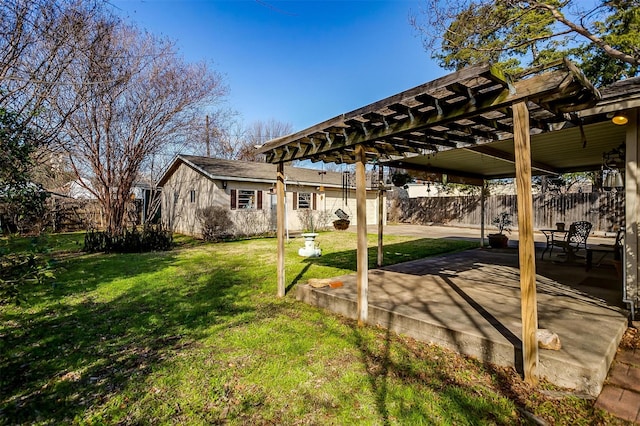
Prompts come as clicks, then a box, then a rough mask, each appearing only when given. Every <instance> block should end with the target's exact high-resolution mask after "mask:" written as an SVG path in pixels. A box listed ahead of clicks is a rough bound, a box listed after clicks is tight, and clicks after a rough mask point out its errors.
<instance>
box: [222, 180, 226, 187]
mask: <svg viewBox="0 0 640 426" xmlns="http://www.w3.org/2000/svg"><path fill="white" fill-rule="evenodd" d="M222 189H227V181H226V180H223V181H222Z"/></svg>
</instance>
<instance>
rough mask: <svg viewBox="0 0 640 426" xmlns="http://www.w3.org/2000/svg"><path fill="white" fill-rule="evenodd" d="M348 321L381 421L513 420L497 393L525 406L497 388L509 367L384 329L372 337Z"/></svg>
mask: <svg viewBox="0 0 640 426" xmlns="http://www.w3.org/2000/svg"><path fill="white" fill-rule="evenodd" d="M349 322H350V323H351V325H350V328H351V332H352V335H351V339H352V340H353V343H354V346H355V347H356V348H357V350H358V352H359V355H360V361H361V363H362V365H363V368H364V369H365V370H366V373H367V380H368V382H369V386H370V390H371V392H372V394H373V397H374V400H375V406H376V411H377V414H378V418H379V421H380V423H381V424H384V425H388V424H391V423H392V422H391V419H393V423H396V422H397V423H400V424H427V423H428V424H457V423H460V424H477V423H483V422H488V423H490V424H514V423H519V419H518V416H517V414H516V413H515V412H514V411H513V410H512V407H513V406H511V405H510V404H509V403H506V401H505V402H503V403H498V401H497V400H498V398H499V397H500V396H501V397H503V398H507V399H510V400H511V403H513V404H514V406H516V407H518V408H520V409H523V408H525V407H526V405H527V404H526V401H524V400H521V399H519V398H518V394H517V393H511V392H509V393H508V394H507V395H501V394H500V393H499V392H498V389H501V388H503V387H505V386H508V384H510V383H511V382H513V381H514V380H516V381H517V373H516V372H515V371H512V370H510V369H508V368H500V367H496V366H491V365H489V366H484V365H483V364H481V363H480V362H479V361H477V360H473V359H469V358H466V357H464V356H462V355H459V354H455V353H453V352H451V351H449V350H447V349H443V348H441V347H439V346H436V345H430V344H426V343H420V342H417V341H414V340H413V339H411V338H406V337H400V336H397V335H396V334H395V333H393V332H391V331H389V329H384V330H382V329H379V330H376V331H375V335H373V336H372V333H370V332H369V331H367V330H365V329H363V328H362V327H359V326H358V325H357V324H356V323H355V321H351V320H350V321H349ZM403 388H408V389H411V390H410V391H409V390H406V389H405V390H403ZM529 392H530V391H529Z"/></svg>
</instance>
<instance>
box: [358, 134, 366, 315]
mask: <svg viewBox="0 0 640 426" xmlns="http://www.w3.org/2000/svg"><path fill="white" fill-rule="evenodd" d="M355 154H356V217H357V219H358V223H357V225H356V229H357V231H358V248H357V254H356V257H357V260H356V266H357V269H358V270H357V274H356V280H357V283H358V296H357V297H358V325H364V323H365V322H367V314H368V311H369V302H368V296H367V292H368V287H369V277H368V273H369V271H368V268H369V265H368V258H369V256H368V252H367V176H366V173H365V164H366V162H367V158H366V155H365V152H364V147H363V146H361V145H358V146H356V153H355Z"/></svg>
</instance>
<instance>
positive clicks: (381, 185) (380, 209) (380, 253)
mask: <svg viewBox="0 0 640 426" xmlns="http://www.w3.org/2000/svg"><path fill="white" fill-rule="evenodd" d="M383 232H384V166H383V165H382V164H379V165H378V263H377V265H378V267H381V266H382V263H383V262H384V244H383V236H382V234H383Z"/></svg>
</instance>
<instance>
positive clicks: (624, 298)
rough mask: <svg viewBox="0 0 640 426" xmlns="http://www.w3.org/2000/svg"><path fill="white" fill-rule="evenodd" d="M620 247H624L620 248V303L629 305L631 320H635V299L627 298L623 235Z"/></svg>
mask: <svg viewBox="0 0 640 426" xmlns="http://www.w3.org/2000/svg"><path fill="white" fill-rule="evenodd" d="M625 235H626V234H625ZM622 248H623V249H624V250H622V268H621V269H622V303H626V304H627V305H629V309H630V310H631V321H635V320H636V317H635V311H636V308H635V301H634V300H633V299H629V298H627V268H626V266H625V265H626V264H627V250H626V244H625V240H624V237H623V239H622Z"/></svg>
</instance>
